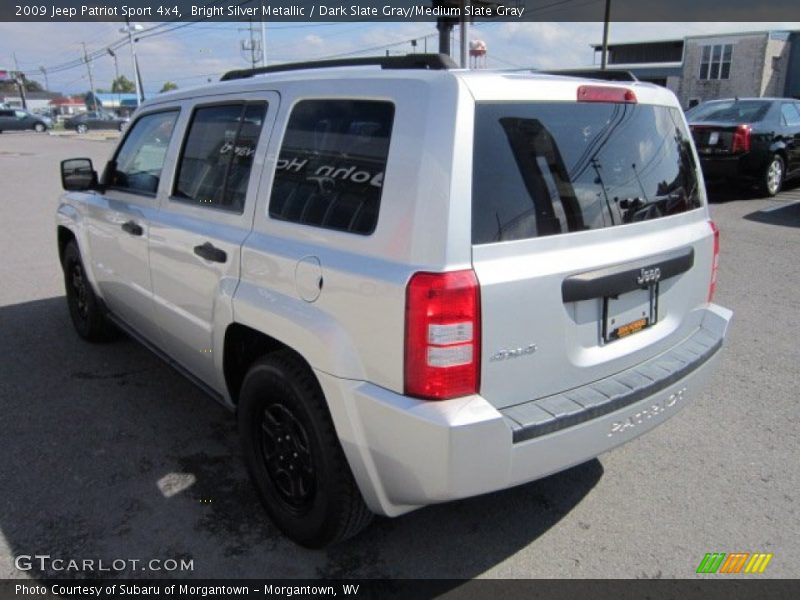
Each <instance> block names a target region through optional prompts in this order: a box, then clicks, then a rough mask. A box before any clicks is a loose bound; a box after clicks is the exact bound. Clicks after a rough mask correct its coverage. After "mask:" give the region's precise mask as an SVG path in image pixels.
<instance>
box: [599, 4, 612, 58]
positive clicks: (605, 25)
mask: <svg viewBox="0 0 800 600" xmlns="http://www.w3.org/2000/svg"><path fill="white" fill-rule="evenodd" d="M610 20H611V0H606V12H605V15H604V17H603V53H602V56H601V57H600V70H602V71H605V70H606V64H607V63H608V23H609V21H610Z"/></svg>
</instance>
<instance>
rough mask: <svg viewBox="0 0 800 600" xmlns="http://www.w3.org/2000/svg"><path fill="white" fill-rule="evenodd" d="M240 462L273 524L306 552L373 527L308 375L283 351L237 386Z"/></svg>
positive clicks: (260, 364) (258, 364) (302, 365)
mask: <svg viewBox="0 0 800 600" xmlns="http://www.w3.org/2000/svg"><path fill="white" fill-rule="evenodd" d="M238 421H239V435H240V437H241V441H242V448H243V451H244V459H245V463H246V464H247V469H248V471H249V472H250V476H251V477H252V479H253V482H254V483H255V486H256V488H257V489H258V492H259V495H260V497H261V500H262V502H263V503H264V506H265V507H266V509H267V512H268V513H269V515H270V517H271V518H272V520H273V521H274V522H275V524H276V525H277V526H278V528H279V529H280V530H281V531H283V532H284V533H285V534H286V535H287V536H288V537H289V538H291V539H292V540H294V541H295V542H297V543H298V544H301V545H303V546H307V547H310V548H321V547H323V546H326V545H328V544H331V543H334V542H337V541H341V540H344V539H347V538H349V537H352V536H354V535H355V534H357V533H358V532H359V531H361V530H362V529H363V528H364V527H366V526H367V525H368V524H369V522H370V521H371V520H372V513H371V512H370V511H369V509H368V508H367V506H366V504H364V500H363V499H362V497H361V493H360V492H359V490H358V486H357V485H356V482H355V480H354V479H353V475H352V473H351V472H350V467H349V465H348V464H347V459H346V458H345V456H344V452H343V451H342V447H341V445H340V443H339V439H338V437H337V435H336V431H335V430H334V427H333V422H332V421H331V417H330V413H329V412H328V408H327V405H326V403H325V399H324V397H323V395H322V390H321V389H320V387H319V383H318V382H317V380H316V378H315V377H314V375H313V373H311V371H310V370H309V369H308V367H307V366H306V365H305V363H303V362H302V361H301V360H300V359H299V358H298V357H297V356H296V355H295V354H294V353H292V352H291V351H288V350H282V351H279V352H275V353H273V354H270V355H267V356H265V357H264V358H261V359H259V360H258V361H256V362H255V364H253V366H252V367H251V368H250V370H249V371H248V373H247V376H246V377H245V380H244V383H243V384H242V389H241V394H240V400H239V408H238Z"/></svg>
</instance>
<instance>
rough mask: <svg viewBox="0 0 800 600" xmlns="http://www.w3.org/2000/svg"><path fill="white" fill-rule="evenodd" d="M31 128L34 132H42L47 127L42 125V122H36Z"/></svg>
mask: <svg viewBox="0 0 800 600" xmlns="http://www.w3.org/2000/svg"><path fill="white" fill-rule="evenodd" d="M33 129H34V131H36V133H43V132H44V131H45V129H47V127H45V126H44V123H37V124H36V125H34V126H33Z"/></svg>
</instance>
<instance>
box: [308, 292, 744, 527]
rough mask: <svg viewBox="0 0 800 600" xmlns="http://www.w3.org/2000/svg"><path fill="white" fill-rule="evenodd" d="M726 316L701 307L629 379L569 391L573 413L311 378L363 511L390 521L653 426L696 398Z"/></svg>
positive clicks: (592, 452) (544, 469) (541, 472)
mask: <svg viewBox="0 0 800 600" xmlns="http://www.w3.org/2000/svg"><path fill="white" fill-rule="evenodd" d="M731 315H732V313H731V312H730V311H728V310H727V309H724V308H721V307H718V306H715V305H711V306H709V308H708V309H707V311H706V314H705V316H704V318H703V322H702V326H701V328H700V329H698V330H697V332H695V334H693V336H691V338H689V339H687V340H684V341H683V342H681V344H678V345H677V346H676V347H675V348H673V349H672V350H670V351H668V352H666V353H665V354H663V355H661V356H660V357H656V358H655V359H653V360H652V361H648V362H647V363H644V364H643V365H639V366H638V367H636V368H634V369H631V370H630V372H627V371H626V372H623V373H618V374H616V375H614V376H613V377H610V378H608V379H607V380H603V381H601V382H594V383H592V384H590V385H588V386H584V387H582V388H576V389H574V390H570V392H569V393H568V395H569V400H570V402H572V403H573V406H571V409H570V410H566V408H567V407H569V405H567V404H565V403H563V402H562V403H561V404H560V405H561V406H562V407H564V409H565V410H564V411H562V413H561V414H559V412H558V407H559V403H558V402H555V401H553V400H551V399H539V400H536V401H532V402H529V403H526V404H524V405H519V406H517V407H510V408H508V409H503V410H502V411H498V410H497V409H496V408H495V407H494V406H492V405H491V404H489V402H487V401H486V400H485V399H483V398H482V397H480V396H477V395H475V396H468V397H465V398H457V399H455V400H448V401H444V402H423V401H419V400H415V399H412V398H407V397H405V396H402V395H399V394H395V393H393V392H390V391H388V390H385V389H383V388H380V387H377V386H375V385H372V384H369V383H364V382H356V381H350V380H342V379H338V378H335V377H332V376H330V375H327V374H325V373H322V372H317V376H318V377H319V380H320V383H321V385H322V388H323V391H324V393H325V395H326V398H327V399H328V402H329V405H330V407H331V413H332V415H333V419H334V423H335V425H336V428H337V432H338V434H339V437H340V439H341V441H342V446H343V448H344V450H345V453H346V455H347V457H348V460H349V462H350V465H351V468H352V470H353V474H354V475H355V478H356V481H357V482H358V485H359V487H360V489H361V492H362V494H363V495H364V498H365V500H366V502H367V504H368V505H369V507H370V508H371V509H372V510H373V511H375V512H377V513H380V514H385V515H388V516H395V515H399V514H402V513H404V512H408V511H410V510H413V509H415V508H418V507H420V506H423V505H426V504H432V503H437V502H445V501H448V500H454V499H457V498H465V497H469V496H475V495H478V494H483V493H486V492H491V491H495V490H499V489H503V488H507V487H512V486H515V485H519V484H521V483H525V482H528V481H532V480H535V479H539V478H541V477H545V476H547V475H550V474H552V473H555V472H558V471H561V470H564V469H567V468H569V467H571V466H574V465H577V464H580V463H582V462H585V461H587V460H589V459H591V458H594V457H596V456H598V455H600V454H602V453H603V452H606V451H607V450H610V449H612V448H614V447H616V446H619V445H620V444H623V443H625V442H627V441H629V440H632V439H633V438H635V437H638V436H639V435H641V434H642V433H645V432H647V431H649V430H650V429H653V428H654V427H656V426H657V425H659V424H660V423H663V422H664V421H665V420H666V419H668V418H669V417H671V416H672V415H674V414H677V412H678V411H679V410H681V409H682V408H683V407H684V406H685V405H686V404H687V403H688V402H689V401H691V400H692V399H693V398H695V397H696V396H697V395H698V394H699V392H700V390H701V389H702V387H703V385H704V384H705V383H706V380H707V379H708V377H709V375H710V374H711V373H712V371H713V368H714V364H715V362H716V360H717V358H718V355H719V353H718V351H719V349H720V347H721V345H722V340H723V339H724V337H725V333H726V330H727V326H728V323H729V321H730V318H731ZM699 340H702V343H700V344H699V345H698V344H697V343H696V342H698V341H699ZM690 347H691V348H692V351H689V349H690ZM676 353H677V354H676ZM679 356H683V359H682V360H678V358H677V357H679ZM658 361H661V362H660V364H659V362H658ZM650 363H653V364H652V365H650ZM637 370H638V372H637V373H635V375H639V376H644V377H643V378H642V379H641V380H640V384H639V385H636V383H635V381H634V380H633V379H631V377H633V376H634V371H637ZM647 373H649V376H648V375H647ZM654 374H659V375H660V376H654ZM626 377H627V381H628V384H627V388H628V392H627V393H622V392H621V393H617V394H616V395H615V394H614V393H613V389H612V387H609V386H607V385H605V384H606V383H608V382H611V381H614V382H616V383H617V384H618V385H619V384H620V382H624V381H626ZM598 389H600V390H606V392H605V393H604V394H603V395H605V397H606V400H605V402H602V401H601V399H600V398H598V397H597V396H595V394H596V393H597V390H598ZM563 396H564V395H560V396H559V397H563ZM581 399H583V400H581ZM531 407H532V408H531ZM515 409H516V410H515ZM540 411H544V413H546V414H545V415H544V416H543V414H542V412H540ZM547 415H549V418H547Z"/></svg>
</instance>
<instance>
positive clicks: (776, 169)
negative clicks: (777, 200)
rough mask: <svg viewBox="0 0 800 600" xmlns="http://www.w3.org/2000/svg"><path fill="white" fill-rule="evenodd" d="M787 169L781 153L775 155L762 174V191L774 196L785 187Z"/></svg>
mask: <svg viewBox="0 0 800 600" xmlns="http://www.w3.org/2000/svg"><path fill="white" fill-rule="evenodd" d="M784 175H785V171H784V164H783V158H781V156H780V155H779V154H775V155H773V157H772V158H771V159H770V161H769V163H768V164H767V166H766V168H765V169H764V173H763V174H762V176H761V185H760V188H761V192H762V193H764V194H765V195H767V196H774V195H775V194H777V193H778V192H780V191H781V188H782V187H783V179H784Z"/></svg>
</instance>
